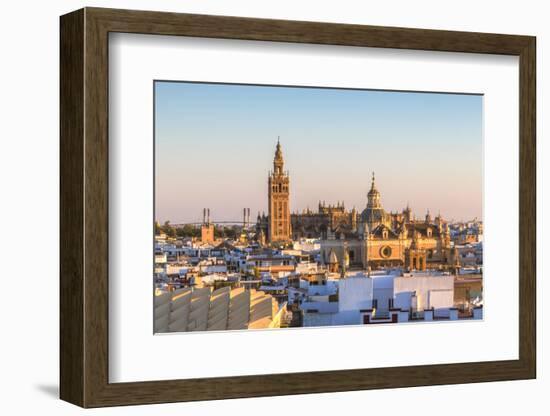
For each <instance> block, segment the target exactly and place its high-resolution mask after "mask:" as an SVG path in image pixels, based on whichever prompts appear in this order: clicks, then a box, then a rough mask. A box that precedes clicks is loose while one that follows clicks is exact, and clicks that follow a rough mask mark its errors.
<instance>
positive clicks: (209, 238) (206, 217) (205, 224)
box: [201, 208, 215, 244]
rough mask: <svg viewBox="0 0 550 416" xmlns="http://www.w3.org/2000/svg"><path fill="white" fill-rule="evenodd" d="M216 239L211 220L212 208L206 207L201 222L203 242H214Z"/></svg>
mask: <svg viewBox="0 0 550 416" xmlns="http://www.w3.org/2000/svg"><path fill="white" fill-rule="evenodd" d="M214 240H215V239H214V224H212V223H211V222H210V208H204V210H203V216H202V224H201V242H202V243H203V244H212V243H214Z"/></svg>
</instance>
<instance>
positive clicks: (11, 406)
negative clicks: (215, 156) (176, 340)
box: [0, 0, 550, 416]
mask: <svg viewBox="0 0 550 416" xmlns="http://www.w3.org/2000/svg"><path fill="white" fill-rule="evenodd" d="M4 3H5V4H3V9H2V13H1V14H0V30H1V31H2V33H1V37H0V39H2V52H3V54H2V63H1V65H0V72H1V75H2V76H1V78H0V79H1V80H2V100H0V106H2V109H1V110H2V111H1V112H0V114H1V123H0V130H1V134H0V137H1V139H0V140H1V141H2V150H1V151H0V178H2V179H1V181H2V182H1V183H2V203H1V204H0V210H1V214H2V216H1V218H2V220H3V233H2V234H3V235H4V236H6V235H10V236H16V237H15V238H16V240H17V241H16V242H14V241H13V238H12V239H10V241H6V239H5V238H4V239H2V240H1V244H2V247H1V250H0V253H2V254H1V257H0V259H2V260H4V261H6V259H7V253H10V254H9V255H10V262H11V263H12V264H26V262H27V261H28V258H27V257H26V254H25V253H24V252H14V251H13V250H12V249H11V247H17V246H23V245H25V246H26V245H27V243H26V241H27V236H28V235H30V234H32V235H37V234H39V235H40V241H41V243H40V249H39V250H34V251H33V261H34V262H37V263H38V264H41V265H42V268H41V270H40V273H37V274H33V275H29V276H24V281H25V296H24V297H20V296H13V294H12V291H13V290H19V289H18V288H17V287H15V286H12V284H11V283H12V281H10V280H8V279H7V278H6V276H2V277H4V278H3V279H2V284H3V289H4V290H3V293H4V295H3V296H2V302H0V308H1V315H0V316H1V317H2V320H1V322H2V324H3V328H2V329H3V331H2V340H3V342H2V344H1V354H0V368H1V369H2V370H1V371H2V377H1V378H0V383H1V386H0V387H1V391H2V393H3V394H2V400H1V401H0V410H1V413H3V414H26V413H31V412H34V413H37V412H40V413H43V414H55V415H70V414H80V413H81V412H82V411H81V410H80V409H78V408H76V407H74V406H72V405H69V404H67V403H63V402H61V401H59V400H57V399H56V398H55V397H56V396H57V384H58V312H57V307H58V289H59V287H58V270H59V269H58V228H59V223H58V183H59V181H58V173H59V171H58V160H59V158H58V152H59V148H58V124H59V121H58V104H59V100H58V87H59V82H58V80H59V73H58V71H59V68H58V61H59V53H58V43H59V38H58V16H59V15H60V14H63V13H66V12H69V11H71V10H73V9H76V8H79V7H82V6H84V5H87V6H104V7H120V8H134V9H149V10H151V9H156V10H166V11H178V12H190V13H211V14H226V15H241V16H254V17H266V18H279V19H296V20H318V21H327V22H328V21H332V22H343V23H363V24H373V25H389V26H409V27H423V28H434V29H454V30H469V31H484V32H500V33H516V34H530V35H537V36H538V50H537V53H538V63H537V71H538V80H537V91H538V129H537V131H538V137H539V145H538V163H539V180H538V187H539V190H538V191H539V203H538V204H539V205H538V212H539V219H538V221H539V223H538V224H539V227H538V228H539V231H538V238H539V247H538V256H537V257H538V259H539V261H540V262H541V263H542V262H543V261H544V258H543V251H542V250H543V249H542V236H543V234H545V235H550V229H549V225H548V224H549V222H548V221H545V222H544V224H543V223H542V216H540V213H541V212H542V204H543V202H542V197H541V196H542V193H541V192H542V184H543V182H546V183H550V178H549V177H548V176H549V175H548V172H549V171H550V170H549V169H545V170H544V171H543V170H542V165H543V164H545V163H546V164H548V163H549V162H550V159H549V156H550V155H549V154H548V152H549V151H548V149H549V148H550V146H549V145H548V144H547V143H548V139H550V137H548V135H547V134H545V131H544V130H543V127H544V124H545V122H547V121H546V120H548V115H547V111H546V110H547V109H546V106H545V103H547V102H548V99H549V97H550V84H549V83H548V80H549V79H550V78H549V76H548V75H547V74H548V73H549V71H550V64H548V63H547V61H548V59H549V57H550V26H549V25H548V15H549V13H548V11H547V10H545V6H546V3H547V2H543V1H534V0H530V1H529V0H527V1H521V2H520V1H514V2H510V1H502V0H501V1H496V0H491V1H483V2H481V1H479V0H461V1H452V2H451V1H449V2H441V1H437V0H425V1H410V0H398V1H391V2H389V1H388V2H381V1H377V2H368V1H352V0H340V1H337V2H335V1H322V0H317V1H315V0H302V1H296V0H278V1H262V2H259V1H254V0H231V1H230V0H228V1H226V2H220V1H216V0H193V1H185V0H171V1H169V0H157V1H152V0H148V1H146V0H133V1H132V0H118V1H105V0H103V1H95V0H89V1H80V0H75V1H69V0H52V1H49V2H39V1H34V2H31V1H25V0H20V1H18V2H4ZM545 118H546V120H544V119H545ZM545 196H546V195H545ZM37 201H39V203H38V204H37V203H36V202H37ZM14 257H15V258H14ZM542 275H543V272H542V264H539V270H538V276H539V281H538V286H537V288H538V291H539V292H538V293H539V295H538V296H539V302H538V305H539V320H538V327H539V331H540V330H541V329H542V325H543V324H542V323H543V321H544V320H546V319H547V318H548V308H546V309H545V310H544V311H543V309H542V301H541V300H542V297H543V296H544V297H545V298H546V297H548V296H550V292H549V290H548V284H546V283H545V282H544V281H543V279H542V278H540V277H542ZM14 313H17V314H18V319H17V325H13V324H10V325H7V323H8V322H10V323H11V322H12V321H11V320H8V319H6V317H7V316H13V314H14ZM546 326H548V325H546ZM547 333H548V331H546V332H545V333H541V332H539V337H538V340H539V351H542V344H543V343H544V341H545V340H547V339H548V338H547ZM322 347H323V348H326V349H327V351H329V352H330V351H336V350H342V349H345V346H342V345H339V344H338V339H335V340H334V341H333V342H330V343H329V344H327V345H324V346H322ZM546 349H548V348H546ZM548 363H549V360H547V359H545V357H541V358H539V380H536V381H517V382H501V383H485V384H470V385H460V386H439V387H425V388H414V389H400V390H380V391H370V392H348V393H338V394H316V395H304V396H287V397H271V398H262V399H246V400H230V401H217V402H206V403H204V402H203V403H189V404H167V405H157V406H141V407H133V408H113V409H108V410H91V411H87V412H86V413H85V414H88V415H96V414H101V415H138V414H141V415H165V414H166V415H168V414H171V415H173V414H183V415H185V414H189V415H191V414H192V415H196V416H200V415H211V414H221V413H223V414H224V415H232V414H240V415H247V414H250V415H252V414H254V415H255V414H257V413H258V411H259V409H261V412H262V415H265V416H268V415H280V413H281V409H289V408H291V409H293V411H295V412H296V413H298V414H299V413H303V414H306V413H310V412H312V411H314V412H316V414H319V415H334V414H339V413H341V412H342V409H348V410H347V411H348V412H349V413H350V414H363V413H364V409H365V406H366V405H367V403H368V409H369V412H370V413H373V414H384V413H386V412H387V409H388V403H391V408H392V410H393V411H394V412H396V413H401V412H406V413H407V414H410V415H415V414H419V415H420V414H421V415H423V416H430V415H437V416H440V411H439V409H440V408H441V407H443V406H444V407H445V409H446V412H445V413H446V415H449V416H451V415H463V414H464V412H468V411H471V410H472V409H475V412H476V413H477V414H481V415H483V414H486V415H489V414H524V413H529V412H531V413H534V412H535V411H536V410H538V409H540V410H542V409H548V398H547V397H548V396H547V391H548V389H549V387H550V383H549V382H548V373H549V371H550V365H549V364H548ZM464 398H467V401H464ZM518 398H521V400H518ZM426 403H430V404H431V405H430V406H426V405H425V404H426ZM448 403H458V404H460V405H456V406H452V407H448V406H447V404H448ZM537 413H540V412H537Z"/></svg>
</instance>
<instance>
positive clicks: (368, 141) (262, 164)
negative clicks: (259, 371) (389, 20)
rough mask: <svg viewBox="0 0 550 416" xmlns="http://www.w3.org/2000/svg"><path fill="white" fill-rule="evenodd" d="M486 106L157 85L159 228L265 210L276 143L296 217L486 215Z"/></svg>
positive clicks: (435, 98)
mask: <svg viewBox="0 0 550 416" xmlns="http://www.w3.org/2000/svg"><path fill="white" fill-rule="evenodd" d="M482 105H483V97H482V96H479V95H462V94H433V93H415V92H391V91H370V90H349V89H326V88H299V87H280V86H251V85H227V84H203V83H186V82H160V81H157V82H156V83H155V181H156V195H155V213H156V218H157V219H158V220H159V221H165V220H170V221H171V222H173V223H176V222H191V221H198V220H200V218H201V216H202V208H203V207H209V208H210V210H211V217H212V219H214V220H237V219H240V218H241V216H242V208H243V207H248V208H250V209H251V213H252V216H253V217H254V218H255V216H256V215H257V212H258V211H266V212H267V175H268V171H269V170H270V169H271V168H272V162H273V154H274V150H275V144H276V142H277V137H278V136H280V138H281V144H282V148H283V154H284V158H285V169H287V170H288V171H289V173H290V177H291V200H290V204H291V210H292V211H294V210H299V211H301V210H303V209H305V208H307V207H308V206H309V207H310V208H311V209H315V208H316V207H317V204H318V201H319V200H325V201H326V202H327V203H329V202H330V203H335V202H336V201H344V202H345V204H346V206H347V207H349V208H350V209H351V208H352V207H353V206H355V207H356V208H357V209H358V210H360V211H361V210H362V209H364V207H365V205H366V193H367V192H368V189H369V188H370V177H371V172H372V171H374V172H375V173H376V182H377V186H378V189H379V190H380V191H381V194H382V204H383V205H384V208H386V210H388V211H392V210H401V209H402V208H403V207H404V206H405V205H406V204H407V202H408V203H409V204H410V206H411V208H412V209H413V212H415V214H416V215H417V216H424V215H425V213H426V210H427V209H430V211H431V212H432V213H433V214H436V213H437V212H438V211H439V210H440V211H441V214H442V215H443V216H444V217H445V218H448V219H470V218H474V217H478V218H481V214H482V147H483V144H482V137H483V119H482Z"/></svg>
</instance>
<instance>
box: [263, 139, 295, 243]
mask: <svg viewBox="0 0 550 416" xmlns="http://www.w3.org/2000/svg"><path fill="white" fill-rule="evenodd" d="M284 163H285V162H284V159H283V152H282V149H281V143H280V142H279V141H277V147H276V150H275V158H274V159H273V172H271V174H270V175H269V179H268V201H269V217H268V229H267V235H268V240H269V241H270V242H285V241H290V239H291V224H290V204H289V195H290V177H289V175H288V172H285V171H284Z"/></svg>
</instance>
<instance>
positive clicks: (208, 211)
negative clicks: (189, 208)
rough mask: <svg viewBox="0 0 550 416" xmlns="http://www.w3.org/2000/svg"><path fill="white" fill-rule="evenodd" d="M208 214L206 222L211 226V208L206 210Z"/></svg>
mask: <svg viewBox="0 0 550 416" xmlns="http://www.w3.org/2000/svg"><path fill="white" fill-rule="evenodd" d="M206 214H207V217H206V222H207V223H208V224H210V208H208V209H207V210H206Z"/></svg>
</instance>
